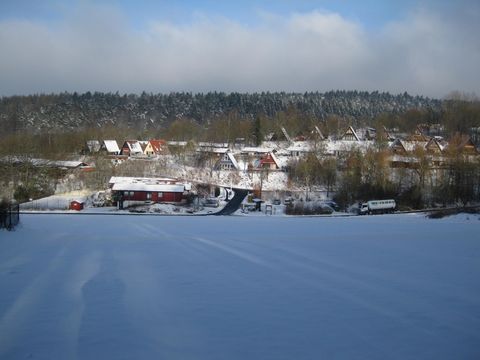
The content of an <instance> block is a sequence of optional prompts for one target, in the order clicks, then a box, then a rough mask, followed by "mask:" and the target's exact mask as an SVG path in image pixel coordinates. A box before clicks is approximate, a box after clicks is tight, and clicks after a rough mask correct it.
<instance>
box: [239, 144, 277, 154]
mask: <svg viewBox="0 0 480 360" xmlns="http://www.w3.org/2000/svg"><path fill="white" fill-rule="evenodd" d="M269 152H272V149H270V148H262V147H253V146H246V147H244V148H243V149H242V153H244V154H245V153H257V154H266V153H269Z"/></svg>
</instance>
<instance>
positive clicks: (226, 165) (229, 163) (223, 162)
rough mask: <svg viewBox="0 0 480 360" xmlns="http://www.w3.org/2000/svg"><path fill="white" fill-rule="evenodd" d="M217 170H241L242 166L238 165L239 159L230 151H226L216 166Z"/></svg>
mask: <svg viewBox="0 0 480 360" xmlns="http://www.w3.org/2000/svg"><path fill="white" fill-rule="evenodd" d="M214 169H215V170H239V169H240V166H239V165H238V162H237V160H236V159H235V157H234V156H233V154H232V153H231V152H230V151H227V152H225V153H224V154H223V155H222V156H221V157H220V159H218V161H217V163H216V164H215V167H214Z"/></svg>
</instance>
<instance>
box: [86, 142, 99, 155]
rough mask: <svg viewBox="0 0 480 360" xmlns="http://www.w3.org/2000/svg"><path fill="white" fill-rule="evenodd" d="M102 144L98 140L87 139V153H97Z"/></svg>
mask: <svg viewBox="0 0 480 360" xmlns="http://www.w3.org/2000/svg"><path fill="white" fill-rule="evenodd" d="M101 147H102V144H101V143H100V141H98V140H87V141H86V142H85V153H90V154H93V153H97V152H99V151H100V149H101Z"/></svg>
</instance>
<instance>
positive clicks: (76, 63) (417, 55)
mask: <svg viewBox="0 0 480 360" xmlns="http://www.w3.org/2000/svg"><path fill="white" fill-rule="evenodd" d="M474 20H475V17H471V18H469V19H467V20H465V18H461V17H457V18H455V17H453V18H452V17H447V16H442V14H436V13H432V12H427V11H426V10H421V11H417V12H416V13H412V14H411V15H410V16H409V17H408V18H406V19H404V20H403V21H401V22H397V23H393V24H389V25H388V26H386V27H385V28H383V29H382V30H381V32H380V33H378V34H372V33H371V32H369V31H366V30H365V28H364V27H363V26H362V25H361V24H359V23H355V22H352V21H350V20H348V19H346V18H343V17H342V16H340V15H339V14H335V13H327V12H319V11H314V12H311V13H305V14H291V15H290V16H287V17H279V16H271V17H268V16H265V17H264V20H263V22H262V23H261V24H260V25H257V26H246V25H242V24H240V23H237V22H234V21H231V20H229V19H226V18H218V17H207V16H203V17H201V16H198V17H197V18H196V20H195V21H194V22H193V23H191V24H187V25H178V24H171V23H166V22H156V23H151V24H149V25H148V26H147V28H146V29H144V30H134V29H132V27H131V26H130V25H129V23H128V19H127V18H126V17H125V16H123V15H122V14H121V13H119V12H118V11H116V10H115V9H114V8H107V7H92V6H89V7H83V8H81V9H80V10H78V9H77V10H76V11H75V12H74V13H72V14H71V15H70V16H68V17H67V18H66V19H65V20H64V21H63V22H61V23H56V24H44V23H35V22H27V21H3V22H0V49H2V50H1V52H2V55H1V56H0V95H9V94H15V93H20V94H26V93H34V92H59V91H63V90H67V91H87V90H91V91H93V90H99V91H117V90H118V91H120V92H140V91H143V90H146V91H153V92H157V91H162V92H169V91H183V90H184V91H194V92H196V91H210V90H212V91H213V90H217V91H267V90H269V91H300V92H303V91H314V90H319V91H327V90H331V89H358V90H382V91H383V90H385V91H391V92H395V93H396V92H403V91H408V92H411V93H414V94H423V95H428V96H436V97H439V96H443V95H445V94H447V93H448V92H450V91H451V90H456V89H458V90H463V91H468V92H476V93H480V91H479V87H480V85H479V84H480V75H479V72H478V71H477V64H478V63H480V47H479V45H478V41H476V39H475V36H476V35H472V34H478V30H479V25H477V22H476V21H474ZM465 41H467V42H466V43H465Z"/></svg>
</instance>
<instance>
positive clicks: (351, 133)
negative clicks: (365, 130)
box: [340, 126, 360, 141]
mask: <svg viewBox="0 0 480 360" xmlns="http://www.w3.org/2000/svg"><path fill="white" fill-rule="evenodd" d="M340 140H347V141H360V138H359V137H358V135H357V133H356V132H355V130H354V129H353V127H351V126H349V127H348V128H347V130H345V132H344V133H343V135H342V136H341V137H340Z"/></svg>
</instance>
